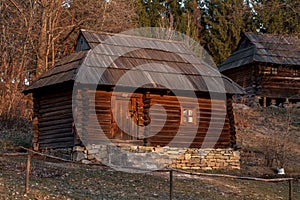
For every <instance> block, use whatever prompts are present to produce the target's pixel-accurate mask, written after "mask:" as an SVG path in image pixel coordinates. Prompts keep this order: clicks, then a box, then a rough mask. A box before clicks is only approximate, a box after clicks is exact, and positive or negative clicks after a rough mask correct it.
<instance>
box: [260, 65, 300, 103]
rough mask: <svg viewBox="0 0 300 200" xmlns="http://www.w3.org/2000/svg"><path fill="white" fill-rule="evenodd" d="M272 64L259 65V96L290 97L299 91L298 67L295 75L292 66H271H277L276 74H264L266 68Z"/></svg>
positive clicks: (299, 73)
mask: <svg viewBox="0 0 300 200" xmlns="http://www.w3.org/2000/svg"><path fill="white" fill-rule="evenodd" d="M271 67H272V66H270V65H268V66H266V65H260V66H259V72H260V73H259V74H257V76H259V77H261V78H260V79H261V83H260V84H261V86H262V91H261V96H265V97H270V98H290V97H292V96H295V95H297V94H299V93H300V67H299V69H298V70H297V73H298V74H297V75H294V74H293V72H294V69H295V68H293V67H284V66H273V67H276V68H277V74H266V73H264V71H265V70H266V68H267V69H268V70H270V69H271Z"/></svg>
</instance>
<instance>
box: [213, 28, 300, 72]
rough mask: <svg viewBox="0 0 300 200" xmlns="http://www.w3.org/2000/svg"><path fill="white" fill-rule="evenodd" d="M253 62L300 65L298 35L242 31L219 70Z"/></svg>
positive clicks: (299, 41)
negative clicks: (237, 42)
mask: <svg viewBox="0 0 300 200" xmlns="http://www.w3.org/2000/svg"><path fill="white" fill-rule="evenodd" d="M253 62H261V63H272V64H279V65H300V40H299V38H298V37H292V36H286V35H272V34H262V33H244V34H243V35H242V39H241V41H240V43H239V45H238V48H237V50H236V51H235V52H234V53H233V54H232V55H231V56H230V57H228V58H227V59H226V60H225V61H224V62H223V63H221V65H220V66H219V70H220V71H221V72H223V71H226V70H229V69H233V68H237V67H240V66H244V65H247V64H250V63H253Z"/></svg>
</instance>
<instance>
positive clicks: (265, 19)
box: [253, 0, 300, 34]
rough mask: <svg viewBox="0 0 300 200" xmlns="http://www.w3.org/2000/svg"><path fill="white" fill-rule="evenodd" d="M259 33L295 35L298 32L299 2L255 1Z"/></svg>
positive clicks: (299, 18)
mask: <svg viewBox="0 0 300 200" xmlns="http://www.w3.org/2000/svg"><path fill="white" fill-rule="evenodd" d="M253 5H254V9H255V11H256V12H257V14H258V20H259V22H260V25H261V26H260V32H264V33H275V34H297V33H299V32H300V0H255V1H253Z"/></svg>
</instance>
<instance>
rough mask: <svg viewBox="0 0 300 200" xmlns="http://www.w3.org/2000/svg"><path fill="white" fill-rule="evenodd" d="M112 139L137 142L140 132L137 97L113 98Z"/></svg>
mask: <svg viewBox="0 0 300 200" xmlns="http://www.w3.org/2000/svg"><path fill="white" fill-rule="evenodd" d="M113 101H114V104H113V105H114V106H113V109H112V112H113V113H112V114H113V117H112V118H113V126H114V128H113V139H119V140H137V139H138V138H139V132H140V128H141V127H140V126H139V125H140V124H141V122H140V119H141V98H140V97H139V96H132V97H127V96H126V95H123V96H114V98H113Z"/></svg>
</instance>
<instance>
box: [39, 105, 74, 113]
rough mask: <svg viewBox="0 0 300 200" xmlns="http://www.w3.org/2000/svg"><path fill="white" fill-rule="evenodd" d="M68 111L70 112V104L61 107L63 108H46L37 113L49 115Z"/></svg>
mask: <svg viewBox="0 0 300 200" xmlns="http://www.w3.org/2000/svg"><path fill="white" fill-rule="evenodd" d="M62 110H64V111H68V112H72V104H69V105H63V106H59V107H51V108H47V109H42V108H40V109H39V113H40V114H41V115H42V114H44V113H51V112H56V111H62Z"/></svg>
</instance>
